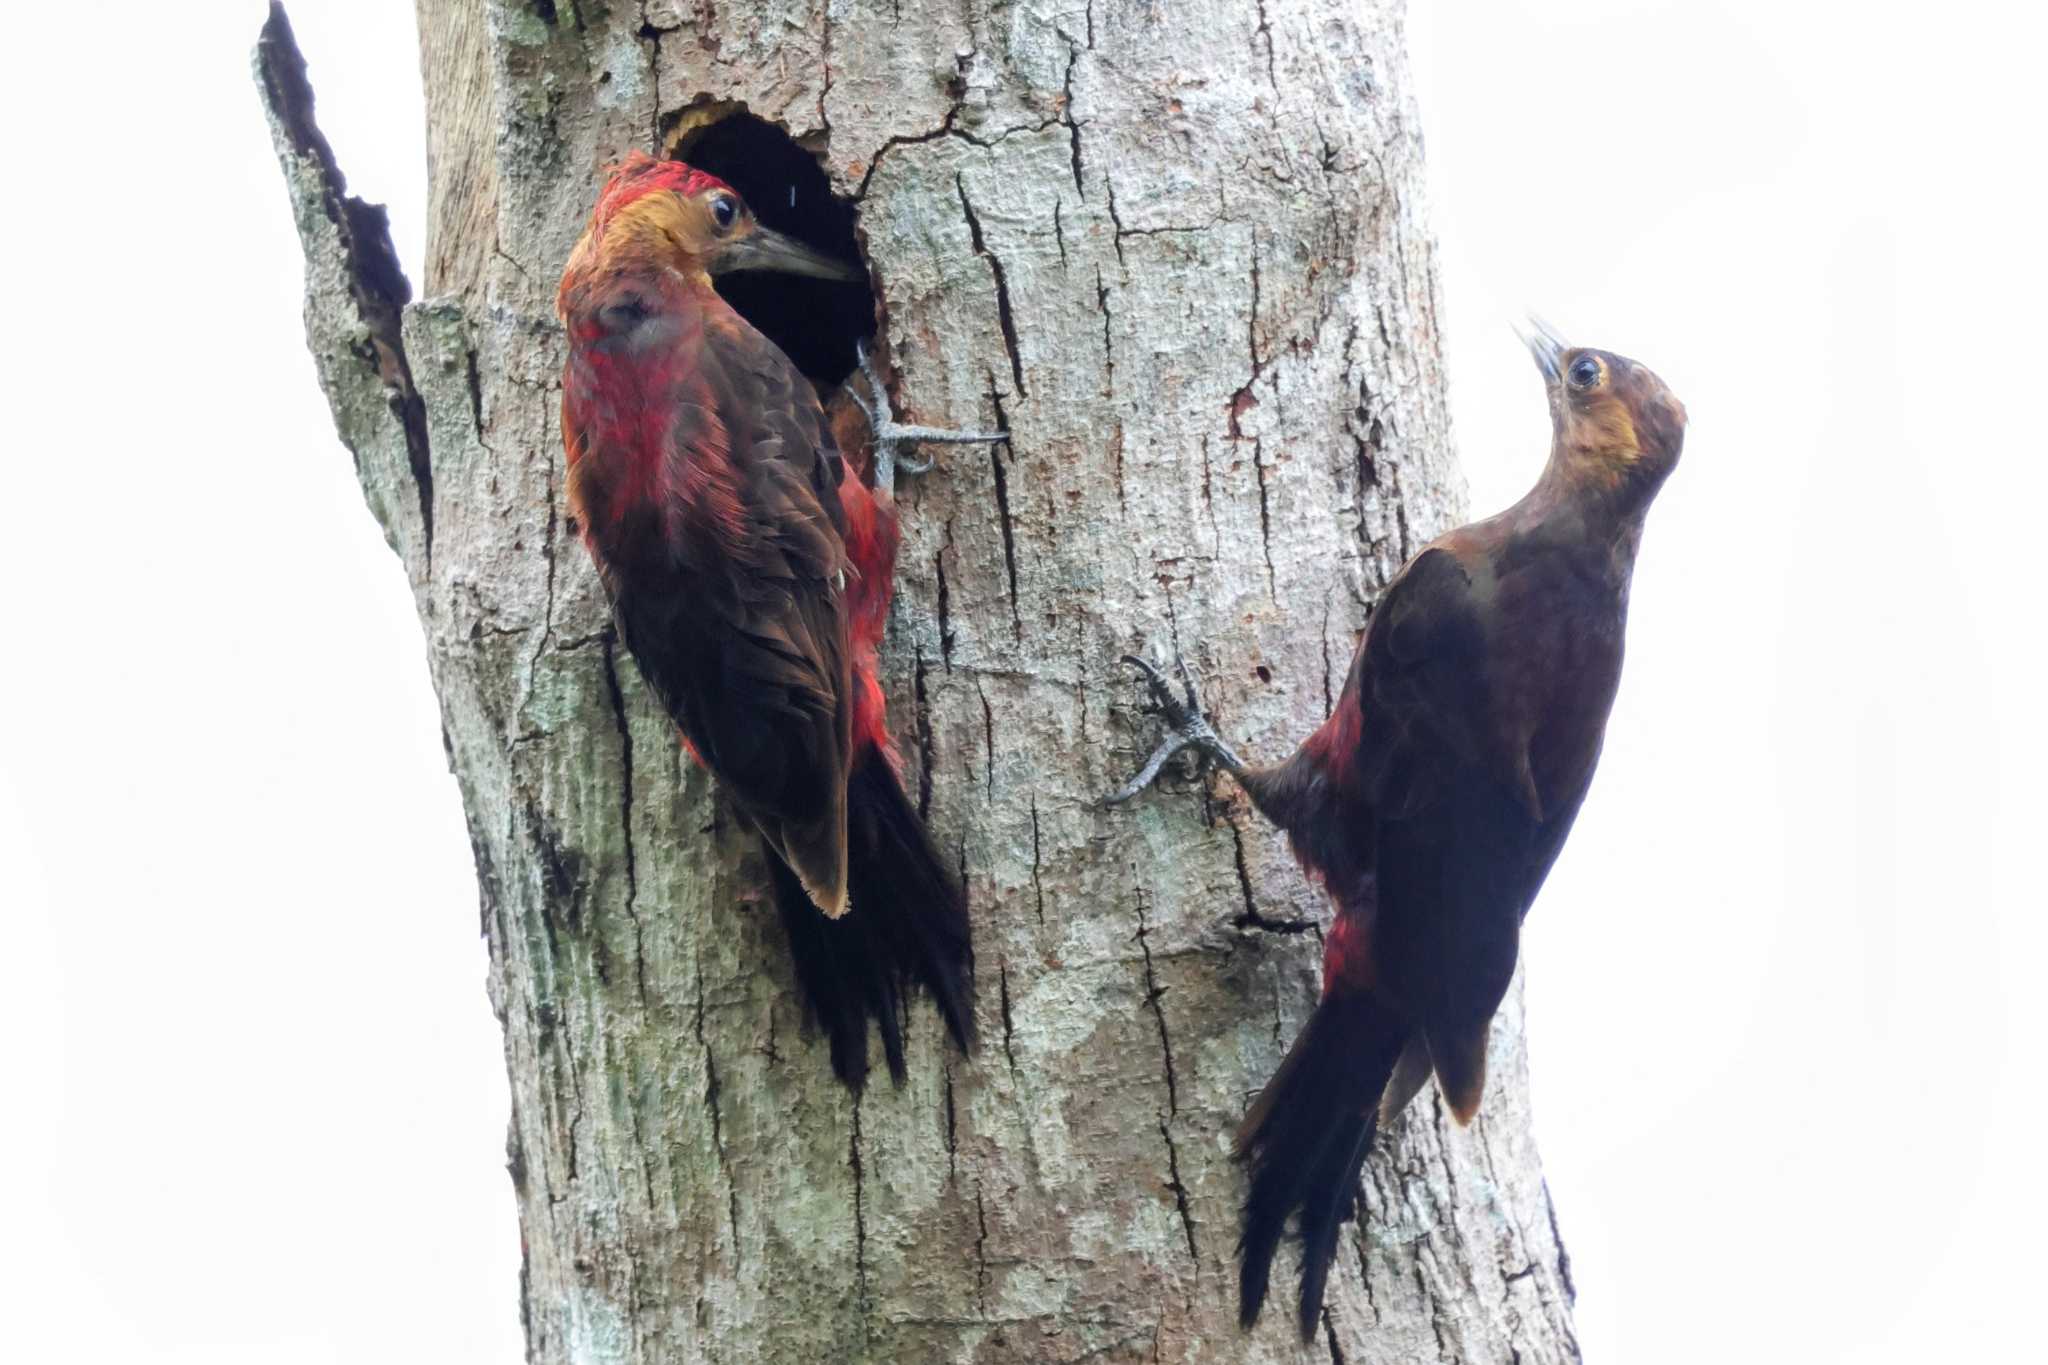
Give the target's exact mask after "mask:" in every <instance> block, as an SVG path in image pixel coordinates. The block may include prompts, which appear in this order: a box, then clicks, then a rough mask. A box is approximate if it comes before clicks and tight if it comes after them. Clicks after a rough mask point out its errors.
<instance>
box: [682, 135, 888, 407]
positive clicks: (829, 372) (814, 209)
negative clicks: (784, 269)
mask: <svg viewBox="0 0 2048 1365" xmlns="http://www.w3.org/2000/svg"><path fill="white" fill-rule="evenodd" d="M692 112H696V113H698V115H699V116H698V117H697V118H694V119H693V118H691V117H690V116H689V114H687V113H686V115H685V117H684V119H683V121H682V123H681V124H680V125H679V128H678V130H677V131H676V132H675V133H673V134H672V135H671V137H670V139H669V145H668V153H667V154H668V155H669V156H671V157H674V158H676V159H677V160H679V161H687V162H689V163H690V164H691V165H692V166H695V167H696V168H697V169H698V170H700V171H709V172H710V173H711V174H713V175H715V176H717V177H718V178H719V179H720V180H723V181H724V182H725V183H726V184H728V185H730V186H732V187H733V188H734V189H735V190H738V191H739V193H740V197H741V198H742V199H744V200H746V201H747V207H748V208H750V209H752V210H753V211H754V217H755V219H756V220H758V221H759V222H760V223H761V224H762V225H763V226H765V227H770V228H773V229H775V231H777V232H782V233H787V234H788V235H789V236H791V237H794V238H796V239H797V240H798V241H800V242H802V243H803V244H804V245H806V246H809V247H813V248H815V249H817V250H819V251H822V252H824V253H825V254H826V255H828V256H834V257H837V258H838V259H840V260H843V261H849V262H852V263H854V264H856V265H858V266H859V267H860V268H861V269H862V271H863V272H864V273H865V271H866V269H867V260H866V258H865V257H864V256H863V255H862V254H861V249H860V241H859V239H858V238H857V237H856V236H855V234H854V217H855V213H854V206H853V205H852V204H851V203H849V202H847V201H846V200H844V199H841V198H839V197H838V196H836V195H834V194H833V193H832V184H831V182H830V181H829V180H827V179H826V178H825V169H824V167H822V166H820V165H819V164H818V158H817V157H816V156H815V155H813V154H812V153H811V152H809V151H806V150H805V149H804V147H803V146H802V145H801V144H800V143H798V142H797V141H796V139H795V138H792V137H791V136H790V135H789V134H788V133H786V132H784V131H783V130H782V129H780V128H778V127H776V126H775V125H774V124H772V123H770V122H768V121H767V120H766V119H762V118H756V117H755V116H754V115H752V114H750V113H747V112H746V111H745V110H744V109H742V108H740V107H738V106H737V105H715V106H704V107H701V108H700V109H699V110H693V111H692ZM716 287H717V289H718V292H719V294H720V295H721V296H722V297H723V298H724V299H725V301H726V302H727V303H729V304H731V305H732V306H733V309H734V311H735V312H737V313H738V314H739V315H740V316H741V317H743V318H745V319H746V320H747V321H748V322H750V323H752V324H753V325H754V327H755V328H756V329H757V330H759V331H760V332H761V334H762V335H763V336H765V337H767V338H768V339H769V340H770V341H772V342H774V343H775V344H776V345H777V346H779V347H781V348H782V353H783V354H784V355H786V356H788V357H789V358H790V359H791V360H792V361H793V362H795V364H796V367H797V368H798V369H799V370H801V371H803V373H804V375H805V377H806V378H808V379H810V380H811V381H812V382H814V383H816V384H818V385H820V386H821V387H823V388H828V389H829V388H832V387H836V386H837V385H839V384H840V383H842V382H844V380H845V379H846V377H847V376H848V375H849V374H851V373H853V368H854V365H855V363H856V362H855V356H854V346H855V344H856V343H858V342H863V341H866V340H867V339H868V338H869V337H870V336H872V335H873V334H874V330H875V294H874V290H873V289H872V288H871V287H870V286H869V285H868V283H867V280H866V279H865V278H863V279H862V280H861V281H860V282H859V283H852V284H848V283H840V282H838V281H835V280H814V279H808V278H805V277H802V276H796V275H779V274H768V273H757V272H754V271H745V272H741V273H738V274H732V275H724V276H721V277H720V278H719V279H718V281H717V286H716Z"/></svg>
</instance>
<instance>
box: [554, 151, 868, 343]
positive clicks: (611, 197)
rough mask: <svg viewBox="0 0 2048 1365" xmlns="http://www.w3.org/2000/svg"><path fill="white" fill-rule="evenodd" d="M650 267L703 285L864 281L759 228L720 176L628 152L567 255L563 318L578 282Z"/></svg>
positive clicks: (828, 259) (837, 264)
mask: <svg viewBox="0 0 2048 1365" xmlns="http://www.w3.org/2000/svg"><path fill="white" fill-rule="evenodd" d="M650 267H651V268H654V269H662V268H668V269H673V270H675V271H676V272H678V273H679V274H680V275H681V276H682V277H683V278H684V279H686V280H690V281H692V282H700V283H705V284H708V283H709V281H710V277H712V276H714V275H724V274H727V273H729V272H732V271H736V270H777V271H781V272H783V273H784V274H789V275H808V276H811V277H813V278H815V279H821V280H846V281H852V280H858V279H860V278H862V277H861V273H860V272H859V271H858V270H857V269H855V268H854V267H853V266H851V265H849V264H847V263H846V262H843V261H836V260H833V259H832V258H831V257H829V256H826V255H824V254H823V253H822V252H818V251H813V250H812V249H811V248H810V247H807V246H805V245H804V244H803V243H802V242H799V241H797V240H796V239H795V238H793V237H788V236H785V235H783V234H782V233H780V232H776V231H774V230H773V229H771V228H765V227H763V226H761V224H760V223H759V222H757V221H756V220H755V218H754V214H753V212H752V210H750V209H749V208H748V207H747V205H746V201H745V200H743V199H741V198H740V196H739V194H738V192H737V191H735V190H734V189H733V188H732V186H730V185H728V184H726V183H725V182H724V181H723V180H720V179H719V178H718V177H717V176H715V175H711V174H709V173H708V172H705V171H700V170H698V169H697V168H696V167H694V166H690V165H686V164H684V163H683V162H680V161H657V160H656V159H655V158H653V157H651V156H649V155H647V154H646V153H645V152H632V153H629V154H628V155H627V157H626V159H625V160H624V161H622V162H620V163H619V164H618V165H617V166H615V167H613V168H612V172H611V178H610V179H609V180H608V181H607V182H606V184H605V187H604V191H603V193H601V194H599V195H598V197H597V206H596V207H595V208H593V209H592V210H591V211H590V224H589V226H588V227H586V228H584V230H583V236H582V238H581V240H579V241H578V242H577V243H576V249H575V250H574V251H572V252H571V253H570V254H569V265H568V268H567V269H566V270H565V271H564V272H563V274H562V290H561V294H560V296H559V298H558V300H557V304H558V306H559V307H560V309H561V310H562V312H563V314H564V315H565V316H566V315H568V314H569V312H570V311H571V308H572V304H573V299H572V295H573V294H574V292H575V291H576V289H577V287H578V286H579V285H582V284H584V283H585V282H589V281H596V280H601V279H603V278H605V277H606V276H616V275H618V274H622V273H625V272H627V271H631V270H636V269H638V270H645V269H648V268H650Z"/></svg>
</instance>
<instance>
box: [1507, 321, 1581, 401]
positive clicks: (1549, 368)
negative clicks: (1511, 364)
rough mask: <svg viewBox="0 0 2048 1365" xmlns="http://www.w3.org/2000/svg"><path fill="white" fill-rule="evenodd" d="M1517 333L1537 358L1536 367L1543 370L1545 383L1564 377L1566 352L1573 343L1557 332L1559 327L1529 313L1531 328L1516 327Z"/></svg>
mask: <svg viewBox="0 0 2048 1365" xmlns="http://www.w3.org/2000/svg"><path fill="white" fill-rule="evenodd" d="M1515 335H1516V336H1518V337H1520V338H1521V339H1522V344H1523V345H1524V346H1527V347H1528V348H1529V354H1530V355H1532V356H1534V357H1535V358H1536V368H1537V369H1539V370H1541V371H1543V382H1544V383H1545V384H1553V385H1554V384H1556V383H1557V382H1558V381H1559V380H1560V379H1562V378H1564V353H1565V352H1566V351H1569V350H1570V349H1571V344H1570V343H1569V342H1567V341H1566V340H1565V339H1564V338H1563V337H1561V336H1559V335H1558V334H1557V329H1556V328H1554V327H1552V326H1551V325H1550V324H1549V323H1547V322H1545V321H1544V320H1543V319H1542V318H1539V317H1537V316H1536V315H1535V314H1534V313H1531V314H1530V315H1529V330H1528V331H1526V332H1525V331H1523V330H1522V329H1521V328H1519V327H1517V328H1515Z"/></svg>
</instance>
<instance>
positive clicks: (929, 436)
mask: <svg viewBox="0 0 2048 1365" xmlns="http://www.w3.org/2000/svg"><path fill="white" fill-rule="evenodd" d="M853 353H854V355H855V357H856V358H858V360H859V361H860V372H861V376H862V378H864V379H865V380H866V381H867V393H866V394H865V395H863V394H862V393H861V391H860V389H859V388H857V387H856V388H853V389H852V393H853V401H854V402H855V403H858V404H859V405H860V410H861V411H862V412H863V413H865V414H866V415H867V419H868V430H869V431H870V432H871V433H873V440H874V445H875V487H877V488H879V489H881V490H882V491H883V492H885V493H892V494H893V493H894V492H895V491H896V471H897V470H899V469H900V470H902V471H903V472H904V473H906V474H923V473H925V472H926V471H927V470H929V469H930V468H931V467H932V462H931V461H930V460H913V459H911V458H910V457H909V456H907V455H905V454H904V453H903V448H904V447H905V446H911V445H916V444H918V443H919V442H922V441H939V442H944V443H947V444H951V445H974V444H976V443H979V442H982V441H1007V440H1009V439H1010V433H1009V432H1007V431H948V430H946V429H945V428H944V427H920V426H913V425H910V424H908V423H904V422H899V421H897V420H896V414H895V412H894V410H892V409H891V408H890V406H889V390H888V388H887V387H886V386H885V385H884V384H883V383H882V376H881V374H880V373H878V372H877V371H876V369H875V358H874V357H873V356H872V355H870V354H868V348H867V347H866V346H865V345H863V344H861V343H858V342H856V343H855V344H854V348H853Z"/></svg>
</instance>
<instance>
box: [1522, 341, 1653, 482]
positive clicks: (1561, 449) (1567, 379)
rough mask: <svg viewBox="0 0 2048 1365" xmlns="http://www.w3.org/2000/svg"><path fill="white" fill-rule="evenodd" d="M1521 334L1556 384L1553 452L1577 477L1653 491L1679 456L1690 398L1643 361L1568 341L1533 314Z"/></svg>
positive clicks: (1550, 384)
mask: <svg viewBox="0 0 2048 1365" xmlns="http://www.w3.org/2000/svg"><path fill="white" fill-rule="evenodd" d="M1530 328H1531V330H1530V331H1528V332H1526V333H1523V334H1522V340H1523V341H1524V342H1525V343H1527V345H1528V347H1529V354H1531V355H1532V356H1534V357H1535V358H1536V368H1537V369H1539V370H1541V371H1542V372H1543V382H1544V385H1545V387H1547V388H1548V389H1549V391H1550V425H1551V460H1552V463H1554V464H1560V465H1561V466H1562V468H1563V469H1564V471H1565V472H1566V473H1568V474H1569V475H1570V476H1572V477H1573V478H1575V479H1579V480H1583V481H1586V482H1588V483H1591V484H1593V485H1595V486H1598V487H1604V488H1608V489H1612V490H1617V491H1619V490H1634V491H1637V492H1639V493H1640V494H1641V495H1642V496H1644V497H1645V498H1647V497H1648V496H1649V495H1650V494H1653V493H1655V492H1656V491H1657V489H1658V487H1659V486H1660V485H1661V484H1662V483H1663V482H1664V479H1665V477H1666V476H1667V475H1669V474H1670V473H1671V471H1672V469H1673V468H1674V467H1675V466H1676V465H1677V464H1678V454H1679V451H1680V450H1681V449H1682V448H1683V447H1684V445H1685V404H1683V403H1681V402H1679V401H1678V399H1677V398H1676V397H1675V396H1673V394H1672V392H1671V390H1670V389H1668V388H1666V387H1665V386H1664V381H1663V380H1661V379H1659V378H1658V377H1657V376H1656V375H1655V374H1653V373H1651V372H1650V368H1649V367H1648V366H1647V365H1644V364H1643V363H1642V362H1640V361H1635V360H1630V359H1629V358H1628V357H1627V356H1621V355H1616V354H1614V353H1613V352H1612V351H1597V350H1594V349H1592V348H1591V347H1586V346H1572V345H1569V344H1567V343H1566V342H1565V341H1564V339H1563V338H1561V337H1559V336H1558V335H1557V333H1556V332H1555V331H1553V330H1552V329H1551V328H1550V327H1549V326H1547V325H1546V324H1544V323H1542V322H1540V321H1537V320H1535V319H1533V318H1532V319H1531V320H1530Z"/></svg>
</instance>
